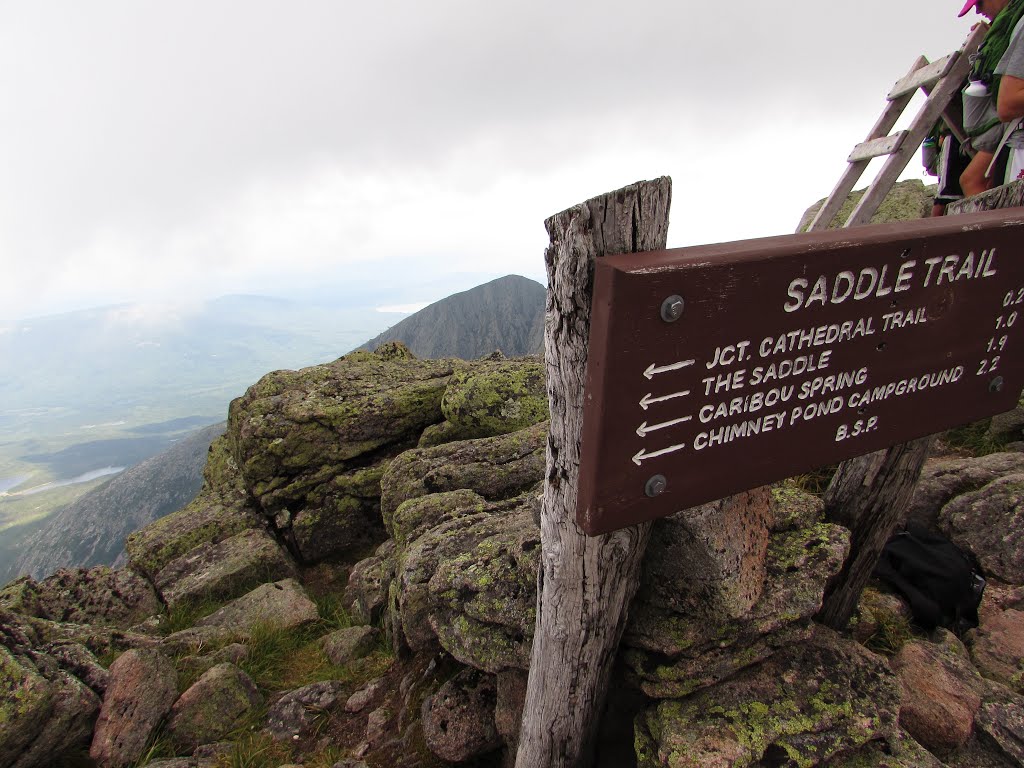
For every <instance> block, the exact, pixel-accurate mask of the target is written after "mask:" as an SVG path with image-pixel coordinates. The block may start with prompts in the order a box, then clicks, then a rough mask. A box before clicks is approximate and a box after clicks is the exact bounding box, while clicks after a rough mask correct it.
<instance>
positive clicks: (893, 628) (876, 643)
mask: <svg viewBox="0 0 1024 768" xmlns="http://www.w3.org/2000/svg"><path fill="white" fill-rule="evenodd" d="M873 615H874V619H875V621H876V622H877V624H878V628H877V629H876V630H875V631H874V633H872V635H871V636H870V637H869V638H868V639H867V640H865V641H864V647H865V648H868V649H869V650H872V651H874V652H875V653H880V654H882V655H884V656H892V655H894V654H897V653H899V652H900V649H901V648H902V647H903V646H904V645H906V644H907V643H908V642H910V640H911V639H912V638H913V637H914V630H913V628H912V627H911V625H910V620H909V619H907V618H906V617H904V616H901V615H900V614H898V613H893V612H890V611H879V610H876V611H873Z"/></svg>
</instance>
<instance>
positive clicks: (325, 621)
mask: <svg viewBox="0 0 1024 768" xmlns="http://www.w3.org/2000/svg"><path fill="white" fill-rule="evenodd" d="M313 602H315V603H316V609H317V612H318V613H319V614H320V625H321V627H323V628H324V629H325V630H326V631H327V632H334V631H336V630H339V629H348V628H349V627H351V626H354V624H355V622H354V621H353V620H352V615H351V614H350V613H349V612H348V610H347V609H346V608H345V606H344V605H342V602H341V598H340V597H339V596H338V594H337V593H331V594H327V595H321V596H319V597H316V598H314V600H313Z"/></svg>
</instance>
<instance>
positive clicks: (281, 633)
mask: <svg viewBox="0 0 1024 768" xmlns="http://www.w3.org/2000/svg"><path fill="white" fill-rule="evenodd" d="M323 630H324V628H323V627H322V626H319V625H314V626H312V627H307V628H305V629H298V630H296V629H282V628H280V627H278V626H275V625H272V624H262V625H257V626H256V627H254V628H253V630H252V632H251V633H250V637H249V639H248V640H247V641H246V643H245V644H246V646H247V647H248V649H249V654H248V655H247V656H246V658H245V659H243V660H242V661H241V663H240V664H239V666H240V667H241V668H242V669H243V670H245V672H246V673H247V674H248V675H249V676H250V677H251V678H252V679H253V680H254V681H255V682H256V684H257V685H258V686H259V687H260V688H262V689H263V690H266V691H284V690H292V689H294V688H301V687H302V686H304V685H309V684H310V683H317V682H321V681H323V680H341V681H343V682H348V681H356V682H363V681H366V680H372V679H373V678H375V677H380V676H381V675H382V674H384V672H386V671H387V669H388V668H389V667H390V666H391V664H392V663H393V661H394V657H393V656H392V654H391V652H390V649H386V648H383V647H382V648H379V649H378V650H376V651H374V652H373V653H372V654H370V655H369V656H367V657H366V658H364V659H358V660H357V661H354V662H351V663H349V664H346V665H344V666H338V665H336V664H332V663H331V662H330V660H329V659H328V658H327V656H326V655H325V654H324V652H323V649H322V648H321V646H320V642H319V640H320V637H322V636H323V634H324V631H323Z"/></svg>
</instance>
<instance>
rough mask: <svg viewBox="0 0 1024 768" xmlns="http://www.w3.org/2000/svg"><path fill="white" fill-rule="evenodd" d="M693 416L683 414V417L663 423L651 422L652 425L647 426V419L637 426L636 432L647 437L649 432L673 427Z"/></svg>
mask: <svg viewBox="0 0 1024 768" xmlns="http://www.w3.org/2000/svg"><path fill="white" fill-rule="evenodd" d="M692 418H693V416H683V417H682V418H681V419H672V421H663V422H661V424H651V425H650V426H647V422H646V421H645V422H644V423H643V424H641V425H640V426H639V427H637V428H636V433H637V434H638V435H640V437H647V433H648V432H654V431H655V430H656V429H664V428H665V427H671V426H673V425H675V424H682V423H683V422H684V421H690V420H691V419H692Z"/></svg>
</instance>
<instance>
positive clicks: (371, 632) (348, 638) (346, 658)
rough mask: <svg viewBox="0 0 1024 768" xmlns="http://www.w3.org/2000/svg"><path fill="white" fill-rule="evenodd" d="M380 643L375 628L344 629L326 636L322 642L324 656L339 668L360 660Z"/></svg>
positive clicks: (377, 631)
mask: <svg viewBox="0 0 1024 768" xmlns="http://www.w3.org/2000/svg"><path fill="white" fill-rule="evenodd" d="M379 642H380V630H379V629H377V628H376V627H367V626H362V627H345V628H344V629H339V630H337V631H335V632H331V634H329V635H326V636H325V637H324V638H323V639H322V640H321V643H323V649H324V655H325V656H326V657H327V659H328V660H329V661H330V662H331V664H337V665H339V666H341V665H344V664H348V663H349V662H351V661H355V660H356V659H361V658H363V657H364V656H368V655H369V654H370V653H372V652H373V649H374V648H376V647H377V644H378V643H379Z"/></svg>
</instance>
